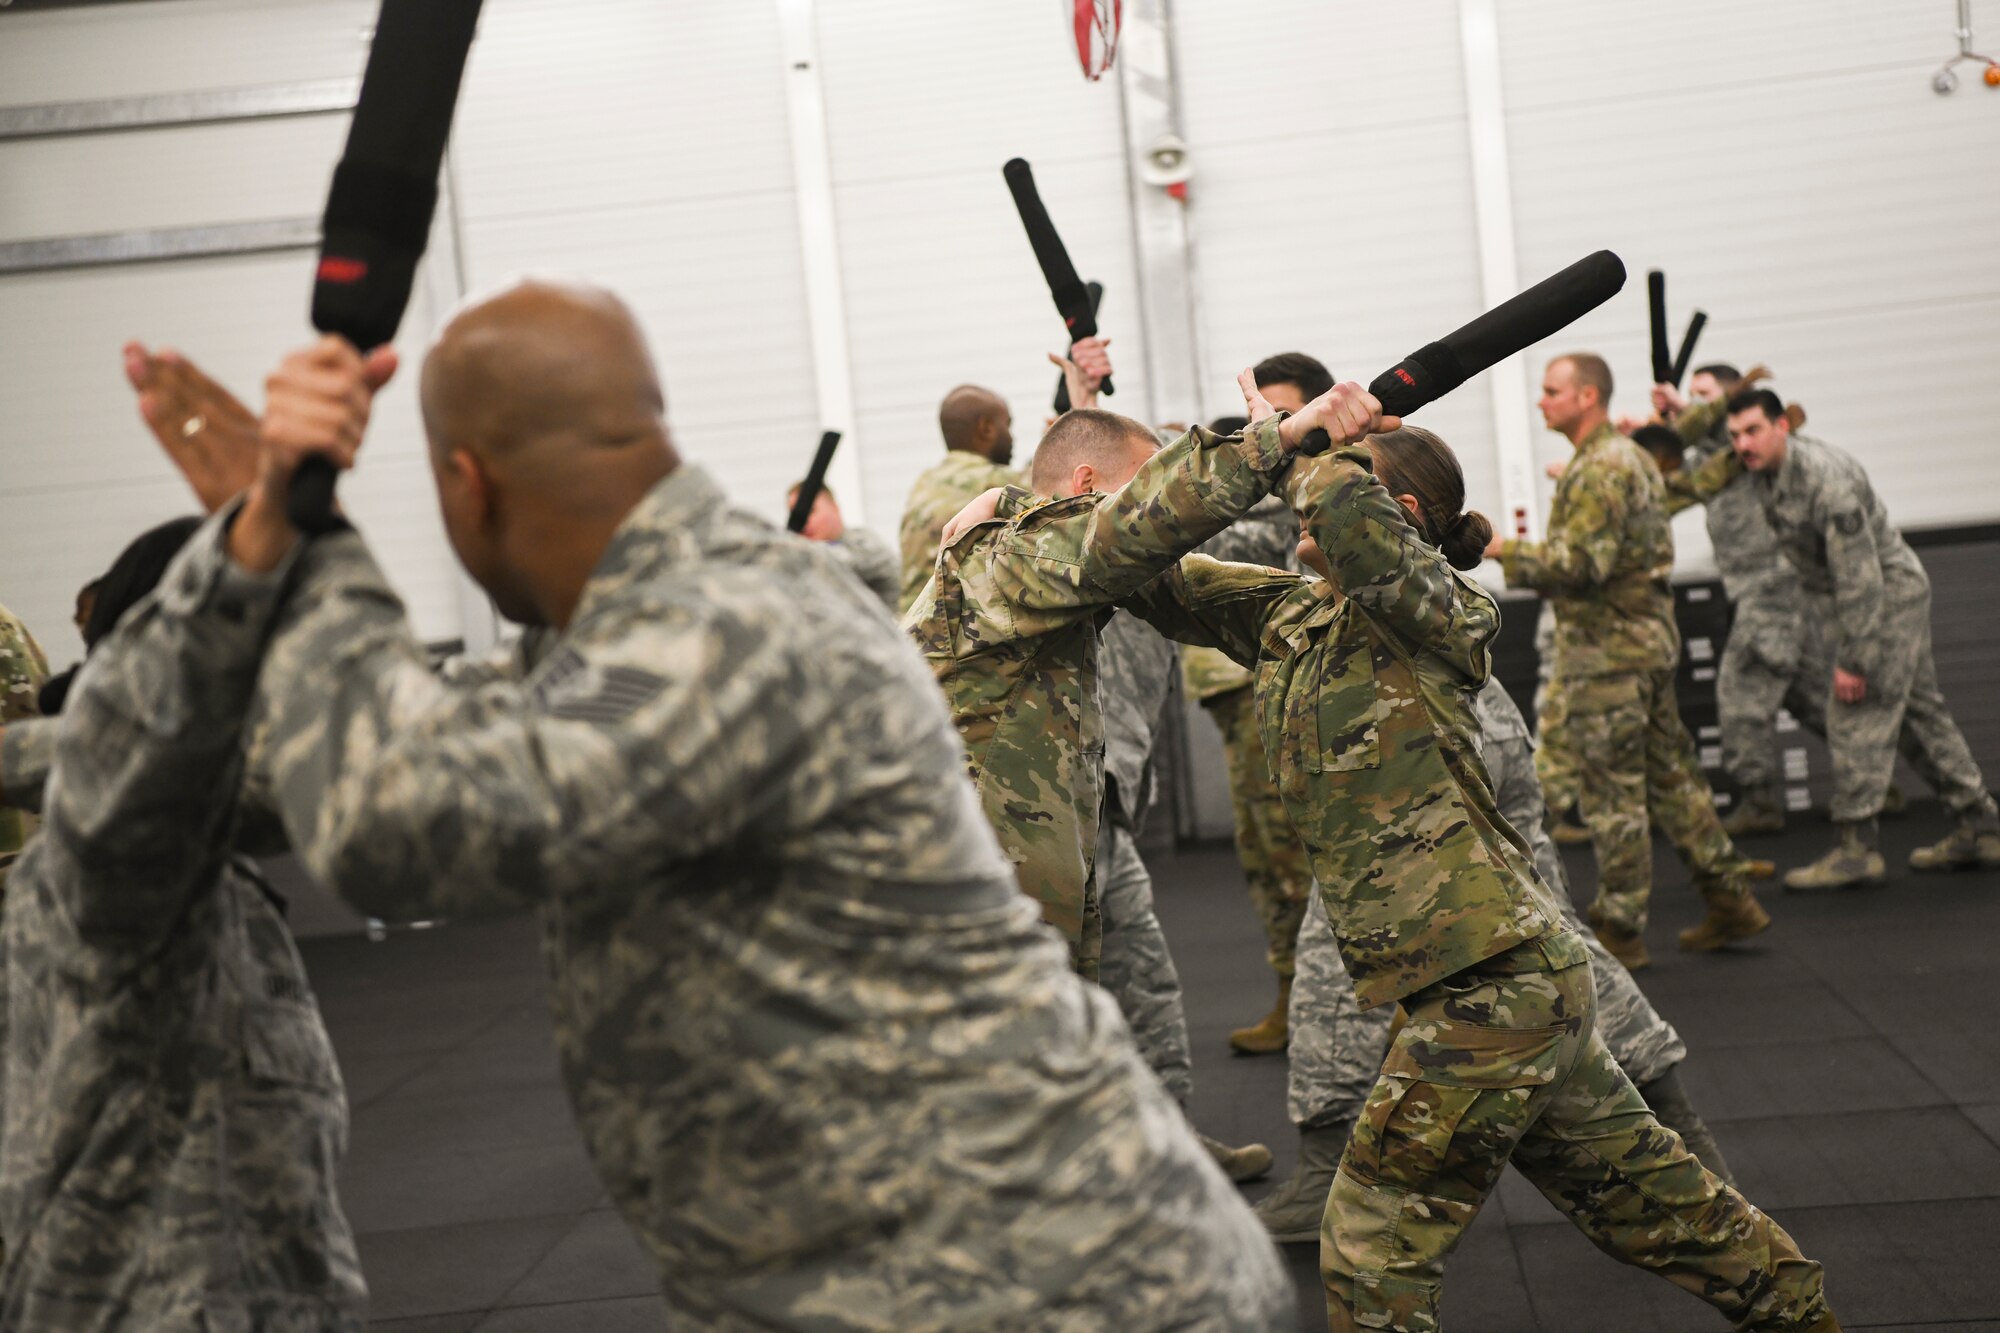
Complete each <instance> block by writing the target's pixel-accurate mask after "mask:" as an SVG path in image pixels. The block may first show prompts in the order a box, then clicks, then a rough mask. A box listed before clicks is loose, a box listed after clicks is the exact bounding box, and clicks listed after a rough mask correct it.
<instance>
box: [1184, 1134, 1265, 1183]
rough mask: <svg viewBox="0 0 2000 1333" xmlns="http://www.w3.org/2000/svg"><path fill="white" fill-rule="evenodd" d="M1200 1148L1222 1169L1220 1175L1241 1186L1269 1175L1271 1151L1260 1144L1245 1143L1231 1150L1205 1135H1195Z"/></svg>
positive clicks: (1226, 1145) (1224, 1144)
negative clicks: (1205, 1150) (1247, 1181)
mask: <svg viewBox="0 0 2000 1333" xmlns="http://www.w3.org/2000/svg"><path fill="white" fill-rule="evenodd" d="M1195 1137H1196V1138H1198V1139H1200V1140H1201V1146H1202V1147H1204V1148H1206V1149H1208V1155H1209V1156H1210V1157H1213V1158H1214V1159H1215V1164H1216V1165H1217V1166H1219V1167H1221V1168H1222V1174H1223V1175H1225V1176H1228V1177H1229V1178H1230V1179H1231V1180H1233V1181H1235V1182H1236V1183H1237V1184H1239V1185H1241V1184H1242V1183H1243V1182H1244V1181H1246V1180H1256V1179H1258V1178H1259V1177H1261V1176H1266V1175H1269V1174H1270V1171H1271V1150H1270V1149H1269V1148H1266V1147H1265V1146H1264V1145H1263V1144H1261V1143H1246V1144H1244V1145H1243V1146H1242V1147H1241V1148H1232V1147H1230V1146H1229V1145H1228V1144H1226V1143H1223V1142H1221V1141H1220V1140H1218V1139H1212V1138H1210V1137H1208V1135H1206V1134H1196V1135H1195Z"/></svg>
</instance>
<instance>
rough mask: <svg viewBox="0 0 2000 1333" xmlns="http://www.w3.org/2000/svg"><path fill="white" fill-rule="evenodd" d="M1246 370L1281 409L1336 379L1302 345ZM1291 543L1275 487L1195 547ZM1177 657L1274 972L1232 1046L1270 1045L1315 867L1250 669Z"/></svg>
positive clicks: (1280, 559)
mask: <svg viewBox="0 0 2000 1333" xmlns="http://www.w3.org/2000/svg"><path fill="white" fill-rule="evenodd" d="M1250 373H1251V375H1252V376H1253V377H1254V378H1255V379H1256V381H1257V389H1258V392H1260V393H1262V394H1263V395H1264V399H1265V401H1266V402H1268V403H1270V404H1271V405H1272V406H1273V407H1275V408H1277V409H1278V410H1279V411H1281V412H1298V411H1301V410H1303V409H1304V408H1305V405H1306V404H1307V403H1309V402H1311V401H1312V400H1313V399H1315V398H1317V397H1319V396H1320V395H1321V394H1323V393H1325V392H1326V391H1327V390H1328V389H1330V388H1332V387H1333V375H1332V373H1331V372H1329V371H1328V370H1327V368H1326V367H1325V366H1324V365H1322V364H1321V363H1320V362H1319V361H1318V360H1317V359H1316V358H1314V357H1311V356H1308V355H1306V354H1305V353H1304V352H1279V353H1278V354H1277V355H1275V356H1268V357H1265V358H1264V359H1263V360H1262V361H1259V362H1258V363H1257V364H1256V365H1255V366H1254V367H1252V369H1251V371H1250ZM1227 421H1228V423H1229V424H1228V427H1227V429H1225V428H1224V425H1225V419H1223V418H1218V419H1217V420H1216V421H1214V422H1212V423H1210V429H1211V430H1214V431H1216V432H1217V433H1218V434H1229V433H1231V432H1233V431H1236V430H1240V429H1242V428H1243V426H1245V425H1248V424H1249V422H1248V419H1247V418H1244V417H1235V418H1229V419H1227ZM1298 544H1299V521H1298V519H1297V518H1295V517H1294V516H1293V515H1292V510H1291V506H1290V505H1288V504H1286V503H1285V501H1284V498H1283V497H1282V496H1276V495H1273V496H1269V497H1267V498H1265V499H1263V500H1260V501H1258V502H1257V504H1256V505H1255V506H1253V507H1252V508H1251V510H1250V512H1249V513H1247V514H1245V515H1244V516H1243V517H1242V518H1240V519H1238V520H1237V521H1236V522H1235V523H1232V524H1231V525H1230V526H1229V527H1228V528H1226V529H1225V530H1223V531H1222V532H1220V533H1218V534H1216V535H1215V536H1214V537H1211V538H1210V539H1209V540H1208V541H1206V542H1204V543H1203V544H1202V546H1201V554H1203V555H1206V556H1209V557H1212V558H1213V559H1216V560H1229V561H1234V562H1237V563H1243V564H1252V565H1270V566H1272V567H1273V568H1278V569H1291V570H1294V571H1296V570H1297V567H1298V565H1297V556H1296V555H1295V553H1294V548H1295V547H1297V546H1298ZM1181 662H1182V670H1183V672H1184V673H1185V676H1186V680H1187V687H1188V692H1189V693H1190V694H1192V695H1193V696H1194V697H1195V699H1196V700H1197V701H1199V702H1200V704H1201V706H1202V709H1203V711H1205V712H1206V713H1207V714H1208V715H1209V717H1210V718H1212V719H1214V721H1215V725H1216V729H1217V730H1218V731H1220V732H1221V733H1222V753H1223V759H1224V762H1225V764H1226V766H1227V771H1228V776H1229V801H1230V808H1231V815H1232V821H1233V823H1234V826H1235V838H1236V857H1237V860H1238V861H1240V862H1241V863H1242V866H1243V880H1244V884H1245V886H1246V887H1247V888H1248V889H1249V891H1250V901H1251V903H1252V904H1253V905H1255V907H1256V909H1257V918H1258V920H1259V921H1260V922H1261V923H1262V925H1263V927H1264V940H1265V950H1264V956H1265V958H1266V959H1267V960H1268V961H1269V962H1270V964H1271V971H1272V972H1273V973H1274V974H1275V975H1276V977H1277V980H1278V996H1277V1001H1276V1003H1274V1004H1273V1005H1272V1006H1271V1011H1270V1012H1269V1013H1267V1014H1265V1015H1264V1016H1263V1017H1262V1018H1260V1019H1258V1020H1257V1021H1256V1022H1254V1023H1251V1024H1249V1025H1247V1026H1245V1027H1240V1028H1237V1029H1235V1030H1234V1031H1232V1032H1231V1033H1230V1034H1229V1046H1230V1049H1232V1050H1234V1051H1236V1052H1238V1053H1239V1054H1242V1055H1274V1054H1276V1053H1278V1052H1279V1051H1282V1050H1284V1049H1285V1047H1286V1045H1287V1044H1288V1043H1289V1041H1290V1039H1291V1038H1290V1028H1289V1022H1290V1020H1289V1017H1288V1015H1289V1014H1290V1010H1291V996H1292V981H1293V976H1294V973H1295V970H1296V968H1295V954H1296V951H1297V943H1298V938H1299V923H1300V922H1301V921H1303V920H1304V919H1305V914H1306V904H1307V903H1308V902H1310V901H1311V898H1312V887H1313V879H1312V868H1311V866H1310V865H1309V864H1308V863H1307V860H1306V849H1305V845H1304V844H1303V843H1301V842H1300V841H1299V836H1298V833H1297V831H1296V830H1294V829H1293V828H1292V818H1291V816H1290V815H1288V814H1286V813H1285V803H1284V800H1283V799H1282V798H1281V797H1280V796H1279V795H1278V787H1277V784H1276V783H1275V782H1273V781H1272V779H1271V762H1270V760H1269V759H1268V758H1266V757H1265V754H1264V738H1263V736H1262V735H1261V734H1259V732H1258V729H1257V708H1256V702H1255V700H1254V698H1253V695H1254V693H1255V691H1254V690H1253V688H1252V686H1253V685H1254V683H1255V681H1256V677H1255V676H1254V675H1253V674H1252V673H1251V672H1250V671H1248V670H1246V669H1245V668H1243V667H1241V666H1239V665H1237V664H1236V663H1235V662H1232V661H1231V660H1230V659H1229V656H1228V655H1227V654H1226V653H1224V652H1222V651H1221V650H1220V649H1217V648H1198V647H1194V646H1188V647H1185V648H1183V649H1182V650H1181Z"/></svg>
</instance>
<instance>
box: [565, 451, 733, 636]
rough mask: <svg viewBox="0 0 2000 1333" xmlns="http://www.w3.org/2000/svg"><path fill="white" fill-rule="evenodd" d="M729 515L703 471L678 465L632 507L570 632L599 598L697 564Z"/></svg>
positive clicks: (712, 481)
mask: <svg viewBox="0 0 2000 1333" xmlns="http://www.w3.org/2000/svg"><path fill="white" fill-rule="evenodd" d="M728 512H729V497H728V496H726V495H724V494H723V491H722V487H720V486H718V485H716V483H715V478H713V477H711V476H710V475H709V474H708V470H707V469H706V468H703V467H701V466H700V465H699V464H695V463H685V462H684V463H682V464H681V465H680V466H679V467H676V468H675V469H674V470H673V471H672V472H669V473H668V474H667V475H666V476H664V477H662V478H660V479H659V480H658V481H657V482H654V483H653V488H652V489H651V490H649V491H647V492H646V494H645V498H643V499H641V500H640V501H639V503H638V504H636V505H634V506H633V507H632V512H631V513H629V514H627V515H626V516H625V521H624V522H623V523H621V524H619V525H618V530H617V531H616V532H614V533H612V534H611V542H610V544H609V545H608V546H606V547H605V548H604V558H603V559H602V560H599V561H598V562H597V568H596V570H594V571H593V572H592V573H591V576H590V582H588V583H586V584H585V585H584V588H583V596H582V597H580V598H578V599H577V605H576V612H575V614H574V615H572V616H571V617H570V624H571V626H572V627H574V626H575V625H576V624H577V622H578V621H580V620H582V619H583V618H584V617H585V616H586V615H588V614H589V613H590V612H591V611H592V610H593V609H594V608H595V607H596V604H597V603H598V601H599V600H601V599H602V598H605V597H608V596H611V595H613V594H615V593H617V592H619V591H620V590H622V589H624V588H625V587H627V586H629V585H631V584H633V583H637V582H639V581H641V580H643V579H645V578H648V577H650V576H652V575H653V574H655V573H657V572H658V571H660V570H662V569H667V568H671V567H672V566H674V565H676V564H681V563H685V562H689V561H693V560H696V559H699V558H700V557H701V556H702V555H703V553H704V552H705V551H706V550H707V549H708V547H709V546H710V545H711V544H712V542H713V540H714V534H715V529H716V527H717V526H718V524H719V523H720V521H721V518H722V516H723V515H724V514H725V513H728Z"/></svg>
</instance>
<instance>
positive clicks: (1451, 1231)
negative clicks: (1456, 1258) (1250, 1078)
mask: <svg viewBox="0 0 2000 1333" xmlns="http://www.w3.org/2000/svg"><path fill="white" fill-rule="evenodd" d="M1435 1005H1436V1002H1435V1001H1433V1002H1432V1003H1431V1004H1419V1005H1418V1007H1417V1011H1416V1012H1415V1013H1413V1014H1412V1016H1411V1018H1410V1021H1409V1023H1408V1024H1407V1025H1406V1026H1405V1027H1404V1029H1403V1031H1402V1032H1401V1033H1399V1034H1398V1035H1397V1038H1396V1042H1395V1045H1394V1046H1392V1047H1391V1048H1390V1051H1389V1055H1388V1058H1387V1059H1386V1060H1384V1061H1383V1064H1382V1077H1381V1078H1380V1079H1379V1080H1378V1081H1377V1082H1376V1084H1375V1088H1374V1091H1373V1092H1371V1093H1370V1094H1369V1096H1368V1102H1367V1105H1366V1106H1365V1107H1364V1108H1363V1109H1362V1112H1361V1118H1360V1120H1359V1122H1358V1123H1357V1124H1356V1125H1355V1128H1354V1133H1353V1136H1352V1137H1351V1138H1350V1139H1349V1141H1348V1145H1347V1152H1346V1155H1345V1156H1344V1157H1343V1158H1342V1159H1341V1165H1340V1172H1339V1174H1338V1176H1337V1177H1336V1178H1335V1180H1334V1185H1333V1192H1332V1194H1331V1196H1330V1197H1329V1199H1328V1201H1327V1214H1326V1222H1325V1226H1324V1227H1323V1229H1322V1232H1321V1243H1320V1271H1321V1276H1322V1278H1323V1279H1324V1280H1325V1283H1326V1289H1327V1300H1328V1302H1329V1304H1331V1303H1334V1302H1341V1303H1343V1304H1344V1305H1345V1306H1346V1307H1347V1308H1348V1309H1350V1310H1352V1312H1353V1319H1354V1323H1355V1324H1356V1325H1357V1326H1359V1327H1361V1328H1380V1329H1394V1330H1398V1333H1430V1331H1431V1330H1435V1329H1436V1328H1437V1326H1438V1320H1437V1310H1438V1300H1439V1297H1440V1292H1441V1281H1442V1276H1443V1272H1444V1259H1445V1256H1446V1255H1447V1254H1449V1253H1450V1252H1451V1251H1452V1249H1453V1248H1454V1247H1455V1246H1456V1245H1457V1244H1458V1239H1459V1237H1460V1236H1461V1235H1462V1234H1463V1233H1464V1231H1465V1228H1466V1227H1467V1226H1469V1225H1470V1224H1471V1222H1472V1219H1473V1217H1474V1216H1475V1215H1476V1214H1477V1213H1478V1211H1479V1208H1480V1205H1481V1204H1482V1203H1484V1202H1485V1200H1486V1196H1487V1195H1488V1194H1489V1193H1491V1192H1492V1190H1493V1186H1494V1185H1495V1183H1497V1182H1498V1180H1499V1178H1500V1172H1501V1170H1502V1169H1503V1168H1504V1167H1505V1166H1506V1164H1507V1158H1508V1156H1509V1155H1510V1154H1511V1153H1512V1152H1513V1149H1514V1145H1515V1144H1516V1143H1518V1142H1519V1141H1520V1137H1521V1134H1522V1132H1523V1131H1524V1130H1525V1129H1526V1128H1527V1126H1528V1124H1529V1121H1530V1119H1531V1107H1532V1105H1533V1103H1534V1098H1535V1095H1536V1093H1537V1092H1538V1091H1540V1090H1541V1089H1542V1088H1543V1087H1545V1086H1546V1085H1547V1084H1549V1083H1550V1082H1551V1080H1553V1079H1554V1078H1555V1076H1556V1073H1557V1071H1558V1069H1559V1068H1560V1064H1561V1053H1562V1044H1563V1041H1564V1039H1565V1038H1567V1037H1570V1036H1571V1035H1572V1029H1571V1028H1570V1027H1569V1026H1568V1025H1566V1024H1565V1025H1557V1026H1554V1027H1543V1028H1497V1027H1486V1026H1482V1025H1479V1024H1473V1023H1456V1022H1450V1021H1446V1020H1441V1019H1437V1018H1434V1017H1432V1016H1431V1015H1432V1014H1434V1013H1435V1012H1436V1007H1435Z"/></svg>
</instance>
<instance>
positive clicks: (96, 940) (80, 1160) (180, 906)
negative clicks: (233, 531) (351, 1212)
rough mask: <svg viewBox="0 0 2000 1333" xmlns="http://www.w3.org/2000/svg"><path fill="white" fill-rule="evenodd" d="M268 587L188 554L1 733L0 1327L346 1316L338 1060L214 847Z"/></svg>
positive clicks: (301, 1330) (314, 1321)
mask: <svg viewBox="0 0 2000 1333" xmlns="http://www.w3.org/2000/svg"><path fill="white" fill-rule="evenodd" d="M205 536H206V538H207V543H206V544H207V545H208V546H209V547H210V548H213V547H214V546H215V545H216V543H217V541H218V528H217V527H216V525H213V524H211V526H210V527H209V528H208V529H207V530H206V533H205ZM200 544H202V541H201V535H198V536H197V539H196V541H195V542H194V543H191V544H190V546H191V548H192V547H193V546H195V545H200ZM281 584H282V576H270V577H256V576H251V575H247V574H242V573H241V572H240V571H235V570H233V569H228V568H224V567H223V566H220V565H217V564H216V563H214V562H213V561H210V562H208V563H207V564H203V563H202V561H201V560H200V559H199V558H196V559H189V558H187V557H185V556H184V557H183V558H182V559H181V560H179V561H177V562H176V564H175V565H174V566H173V567H171V568H170V569H169V570H168V572H167V575H166V577H165V579H164V580H163V581H162V584H161V588H160V591H159V592H157V593H156V594H154V595H153V596H151V597H149V598H147V599H146V600H145V601H142V602H141V603H140V604H139V605H138V607H136V608H135V609H134V610H133V611H132V612H131V613H129V614H128V615H127V616H126V617H125V618H124V620H123V621H122V622H121V623H120V625H119V627H118V629H117V631H116V632H115V633H114V634H113V635H112V636H111V637H109V638H108V639H106V640H105V641H104V642H103V643H101V644H100V645H99V646H98V650H97V652H96V653H95V654H94V655H93V656H92V658H91V661H90V664H89V666H88V667H87V668H86V669H85V670H84V671H83V672H82V673H81V674H80V675H79V676H78V678H77V684H76V686H75V688H74V689H72V690H71V692H70V695H69V700H68V703H67V705H66V707H65V709H64V713H63V716H62V718H61V719H60V720H59V721H58V720H57V719H47V720H45V721H40V722H32V721H31V722H20V723H15V724H12V725H9V726H8V727H7V729H6V736H5V743H4V748H3V749H0V761H4V765H5V769H4V773H0V783H4V786H5V790H6V793H7V798H8V800H9V801H10V802H24V803H33V802H34V800H35V798H36V797H37V796H38V795H39V796H40V798H41V801H42V804H43V806H44V809H45V818H44V820H43V823H42V829H41V832H40V834H39V835H38V836H37V837H36V838H35V839H34V841H32V842H31V843H30V844H29V847H28V849H27V851H26V852H25V853H24V854H23V855H22V858H21V860H20V862H19V864H18V865H17V866H16V867H15V870H14V874H13V876H12V880H11V883H10V885H9V890H8V895H7V906H6V945H7V997H8V1004H7V1041H6V1082H5V1098H4V1101H5V1115H6V1128H5V1135H4V1140H0V1142H3V1143H4V1150H0V1235H4V1237H5V1240H6V1251H7V1253H6V1267H5V1270H4V1281H0V1327H5V1328H9V1329H62V1330H65V1331H66V1333H68V1331H75V1333H100V1331H103V1333H108V1330H112V1329H119V1330H127V1329H129V1330H132V1331H133V1333H141V1331H142V1330H143V1333H215V1331H216V1330H224V1329H232V1330H234V1329H242V1330H248V1329H271V1330H284V1331H285V1333H307V1331H308V1330H310V1331H311V1333H346V1331H348V1330H355V1331H357V1333H358V1330H359V1329H360V1328H361V1327H362V1326H363V1324H364V1323H365V1322H366V1315H367V1310H366V1305H367V1292H366V1288H365V1287H364V1286H363V1284H362V1279H361V1271H360V1264H359V1260H358V1258H357V1256H356V1252H355V1245H354V1237H353V1235H352V1233H351V1232H350V1230H349V1228H348V1225H347V1221H346V1219H345V1217H343V1216H342V1214H341V1209H340V1203H339V1199H338V1196H337V1194H336V1191H335V1174H336V1169H337V1166H338V1163H339V1159H340V1157H341V1155H342V1153H343V1152H344V1151H345V1149H346V1140H347V1104H346V1094H345V1092H344V1090H343V1088H342V1086H341V1080H340V1071H339V1068H338V1067H337V1066H336V1065H335V1063H334V1058H333V1049H332V1046H331V1045H330V1043H329V1042H328V1040H327V1035H326V1029H325V1027H324V1025H323V1024H322V1023H321V1021H320V1015H319V1009H318V1006H317V1005H316V1004H315V1002H314V1000H313V995H312V989H311V986H310V984H309V982H308V981H307V979H306V974H305V969H304V966H303V965H302V963H301V962H300V959H299V955H298V950H297V949H296V947H294V945H293V943H292V937H291V933H290V931H289V930H288V929H287V928H286V925H285V922H284V918H283V915H282V913H281V911H280V909H279V907H278V905H277V904H276V903H275V902H274V901H273V899H272V897H271V896H270V895H269V894H268V893H267V892H266V891H265V890H264V889H263V888H262V887H261V885H260V884H259V882H258V881H257V880H256V879H255V877H254V872H253V871H252V870H250V869H249V867H248V866H247V865H245V864H243V863H239V862H237V861H236V860H235V859H234V857H233V855H232V849H233V846H234V840H235V833H236V829H237V822H236V819H237V807H238V804H239V802H238V792H239V791H240V789H241V786H242V775H243V767H244V763H243V758H242V756H243V752H244V735H245V729H244V717H245V714H246V711H247V710H248V708H249V704H250V699H251V693H252V688H253V686H254V684H255V682H256V679H257V660H258V653H259V650H260V648H261V646H262V640H263V627H264V625H265V624H267V623H268V618H269V611H270V608H271V607H272V605H273V604H274V603H275V600H276V598H277V596H278V592H279V589H280V586H281ZM207 605H215V606H220V607H223V608H225V614H223V615H221V616H202V615H200V614H199V610H200V608H202V607H204V606H207ZM44 781H46V787H45V788H44Z"/></svg>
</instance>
